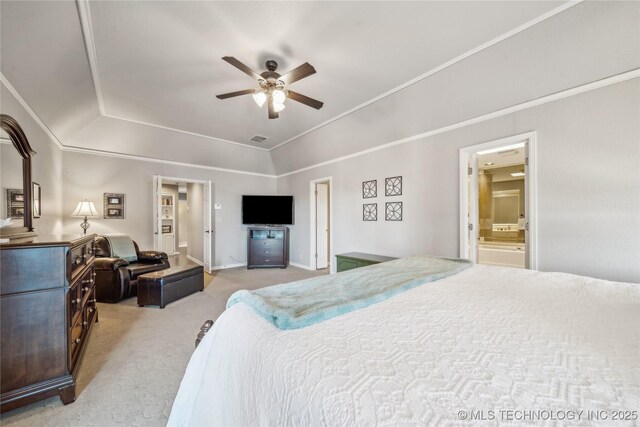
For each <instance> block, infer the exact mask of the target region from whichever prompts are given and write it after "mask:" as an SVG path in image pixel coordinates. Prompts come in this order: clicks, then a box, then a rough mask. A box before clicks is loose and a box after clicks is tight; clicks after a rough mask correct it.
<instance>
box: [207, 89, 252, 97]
mask: <svg viewBox="0 0 640 427" xmlns="http://www.w3.org/2000/svg"><path fill="white" fill-rule="evenodd" d="M255 92H256V90H255V89H245V90H239V91H237V92H229V93H223V94H222V95H216V98H218V99H227V98H233V97H234V96H241V95H249V94H250V93H255Z"/></svg>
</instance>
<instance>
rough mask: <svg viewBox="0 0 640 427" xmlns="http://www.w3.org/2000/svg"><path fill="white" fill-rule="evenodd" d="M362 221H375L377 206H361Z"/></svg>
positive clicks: (369, 204)
mask: <svg viewBox="0 0 640 427" xmlns="http://www.w3.org/2000/svg"><path fill="white" fill-rule="evenodd" d="M362 220H363V221H377V220H378V204H377V203H365V204H364V205H362Z"/></svg>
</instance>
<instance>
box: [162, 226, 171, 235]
mask: <svg viewBox="0 0 640 427" xmlns="http://www.w3.org/2000/svg"><path fill="white" fill-rule="evenodd" d="M168 233H171V226H170V225H163V226H162V234H168Z"/></svg>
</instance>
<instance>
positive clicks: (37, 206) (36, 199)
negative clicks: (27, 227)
mask: <svg viewBox="0 0 640 427" xmlns="http://www.w3.org/2000/svg"><path fill="white" fill-rule="evenodd" d="M41 196H42V194H41V190H40V184H38V183H37V182H34V183H33V217H34V218H40V215H41V200H42V197H41Z"/></svg>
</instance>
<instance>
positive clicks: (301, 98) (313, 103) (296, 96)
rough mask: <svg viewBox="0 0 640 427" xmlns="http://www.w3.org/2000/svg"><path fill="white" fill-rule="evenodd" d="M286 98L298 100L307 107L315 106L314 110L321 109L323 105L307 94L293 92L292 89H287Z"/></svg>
mask: <svg viewBox="0 0 640 427" xmlns="http://www.w3.org/2000/svg"><path fill="white" fill-rule="evenodd" d="M288 98H289V99H292V100H294V101H297V102H300V103H302V104H304V105H308V106H309V107H311V108H315V109H316V110H319V109H321V108H322V106H323V105H324V103H323V102H320V101H318V100H317V99H313V98H309V97H308V96H305V95H303V94H301V93H298V92H294V91H292V90H290V91H289V96H288Z"/></svg>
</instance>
